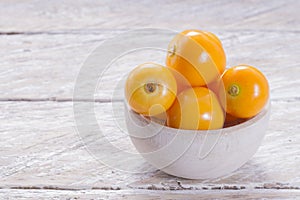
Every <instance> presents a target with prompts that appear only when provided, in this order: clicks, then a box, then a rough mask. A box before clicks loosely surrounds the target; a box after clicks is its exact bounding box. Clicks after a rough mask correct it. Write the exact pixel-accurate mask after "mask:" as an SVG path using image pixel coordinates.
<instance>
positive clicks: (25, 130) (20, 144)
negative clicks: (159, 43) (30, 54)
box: [0, 101, 300, 190]
mask: <svg viewBox="0 0 300 200" xmlns="http://www.w3.org/2000/svg"><path fill="white" fill-rule="evenodd" d="M28 104H30V106H28ZM115 104H117V105H113V104H112V103H96V104H95V114H96V117H97V120H98V123H99V126H100V128H101V129H102V130H105V131H106V132H105V138H99V134H97V132H96V131H95V132H94V133H91V134H90V135H89V137H91V138H92V139H91V140H90V142H88V143H83V141H86V140H84V138H83V139H82V140H81V139H80V137H79V136H80V135H77V132H76V124H75V123H74V119H73V113H72V112H73V110H72V103H71V102H65V103H62V102H60V103H56V102H36V103H35V102H31V103H27V102H2V103H0V108H1V111H2V113H3V116H4V117H3V118H1V119H0V122H1V124H2V126H1V142H0V146H1V151H0V158H1V162H0V163H1V170H0V172H1V185H0V187H1V188H10V187H15V186H22V187H32V186H37V187H44V186H52V187H60V188H73V189H80V188H83V189H88V188H92V187H97V188H115V189H116V188H122V189H123V188H134V189H149V188H152V187H154V188H155V189H157V190H165V189H167V190H171V189H175V190H183V189H184V188H189V189H190V190H199V189H200V190H202V189H203V190H204V189H216V188H220V189H221V188H224V187H225V189H226V187H228V188H227V189H260V188H261V189H263V188H266V189H276V188H277V189H288V188H290V189H299V188H300V179H299V177H300V172H299V165H300V153H299V148H298V147H299V146H298V144H299V142H300V137H299V134H298V130H299V128H300V127H299V124H300V121H299V118H297V119H291V120H284V121H283V120H282V115H291V116H298V115H299V114H300V109H299V108H300V102H299V101H294V102H282V101H279V102H276V101H275V102H273V103H272V110H273V112H272V115H271V121H270V127H269V130H268V132H267V136H266V138H265V140H264V141H263V144H262V146H261V148H260V149H259V151H258V152H257V154H256V155H255V156H254V157H253V158H252V159H251V160H250V161H249V162H248V163H247V164H246V165H244V166H243V167H242V168H241V169H239V170H237V171H236V172H234V173H233V174H231V175H230V176H227V177H223V178H220V179H214V180H204V181H199V180H186V179H180V178H176V177H172V176H169V175H166V174H165V173H163V172H160V171H156V170H155V169H153V168H152V169H151V168H150V167H149V169H150V170H148V173H141V174H132V173H127V172H122V171H119V170H118V169H114V168H111V167H109V166H106V165H105V164H106V163H104V164H103V163H101V161H100V162H99V160H97V159H95V156H97V155H93V153H91V151H87V150H89V148H90V147H91V145H92V143H93V142H94V141H96V140H101V139H108V141H110V142H111V143H112V144H113V145H115V146H117V147H118V148H120V151H125V150H127V151H132V152H135V150H134V148H133V146H132V144H131V142H130V139H129V138H128V136H127V135H126V133H124V132H123V130H122V117H123V116H122V112H119V114H117V115H116V114H115V113H113V108H112V106H118V107H119V108H120V109H121V108H122V103H115ZM115 119H119V120H120V122H118V121H115ZM291 121H293V122H294V123H295V125H294V126H290V123H291ZM87 126H88V124H87ZM99 150H100V151H101V150H102V151H103V150H104V149H101V147H99ZM113 150H115V149H112V151H111V153H110V154H108V155H107V158H110V157H112V156H116V155H117V154H118V153H119V152H120V151H113ZM96 158H97V157H96ZM121 159H123V160H124V161H125V162H126V159H127V158H121ZM102 161H103V162H105V160H102ZM140 164H141V165H145V166H146V167H147V163H145V162H144V161H143V160H141V161H140ZM128 165H130V163H128ZM75 174H76V175H75ZM178 183H180V185H179V184H178ZM235 187H236V188H235Z"/></svg>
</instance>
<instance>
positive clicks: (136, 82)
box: [125, 63, 177, 116]
mask: <svg viewBox="0 0 300 200" xmlns="http://www.w3.org/2000/svg"><path fill="white" fill-rule="evenodd" d="M176 92H177V84H176V80H175V78H174V76H173V74H172V72H171V70H170V69H169V68H167V67H164V66H162V65H159V64H156V63H144V64H141V65H139V66H137V67H136V68H135V69H133V70H132V71H131V72H130V73H129V75H128V77H127V80H126V84H125V97H126V100H127V102H128V104H129V105H130V107H131V108H132V109H133V110H134V111H135V112H137V113H140V114H142V115H146V116H156V115H159V114H161V113H163V112H166V110H168V109H169V108H170V106H171V105H172V103H173V101H174V100H175V98H176Z"/></svg>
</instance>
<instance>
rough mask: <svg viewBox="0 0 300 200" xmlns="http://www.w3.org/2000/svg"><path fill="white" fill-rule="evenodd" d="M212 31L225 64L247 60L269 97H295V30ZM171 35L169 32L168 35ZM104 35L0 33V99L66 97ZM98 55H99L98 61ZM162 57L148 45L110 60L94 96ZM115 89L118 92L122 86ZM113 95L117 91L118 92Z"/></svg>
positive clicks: (105, 95) (299, 50)
mask: <svg viewBox="0 0 300 200" xmlns="http://www.w3.org/2000/svg"><path fill="white" fill-rule="evenodd" d="M115 34H117V33H115ZM148 34H149V33H148ZM150 34H151V33H150ZM218 35H219V36H220V38H221V40H222V41H223V44H224V48H225V50H226V53H227V57H228V62H227V63H228V65H229V66H232V65H236V64H240V63H248V64H252V65H254V66H256V67H258V68H259V69H261V70H262V71H263V72H264V73H265V74H266V75H267V77H268V79H269V81H270V85H271V90H272V91H271V92H272V96H273V98H274V99H275V98H276V99H282V98H286V99H292V98H298V96H299V95H298V94H299V88H300V82H299V80H298V78H297V76H298V74H299V72H300V71H299V70H300V68H299V67H298V66H297V65H298V64H299V63H300V57H299V56H298V55H299V54H300V43H299V42H300V36H299V34H298V33H277V32H275V33H273V32H272V33H270V32H251V31H250V32H248V31H246V32H227V31H222V32H220V33H219V34H218ZM172 37H173V36H172V35H170V39H171V38H172ZM107 38H111V35H110V34H108V33H107V32H103V33H101V34H88V35H76V34H71V35H64V34H58V35H47V37H46V36H45V35H11V36H0V64H1V72H0V90H1V97H0V98H1V100H8V99H16V100H22V99H25V100H26V99H28V100H32V101H34V100H51V99H53V100H55V99H61V100H70V99H71V98H72V96H73V89H74V85H75V82H76V77H77V75H78V73H79V70H80V69H81V68H82V66H83V65H84V63H85V61H86V60H88V59H89V56H90V55H91V53H92V51H93V50H94V49H95V48H96V47H98V48H101V42H103V40H104V39H107ZM153 39H154V40H155V38H153ZM166 41H168V40H167V39H166ZM162 46H164V45H162ZM165 46H167V42H166V44H165ZM109 51H113V49H112V48H111V49H109V50H108V52H109ZM103 56H105V55H103ZM101 59H102V57H101V56H99V63H100V62H101ZM164 59H165V52H163V51H161V50H153V49H152V50H140V51H135V52H132V53H130V54H126V55H125V56H123V57H121V58H119V59H117V60H115V61H114V62H113V63H112V64H111V65H110V67H109V68H108V69H107V70H106V71H105V73H104V74H103V76H102V79H101V81H100V82H99V85H98V87H97V90H96V93H95V97H96V98H98V99H104V100H110V99H111V97H112V94H113V92H114V91H115V89H116V84H111V80H114V82H115V83H116V82H118V80H120V79H122V78H124V75H126V74H127V73H128V72H129V71H130V69H132V68H133V67H135V66H136V65H138V64H140V63H142V62H145V61H153V62H158V63H161V64H164ZM99 67H101V66H99ZM96 75H97V74H96ZM97 76H98V75H97ZM100 77H101V75H100V74H99V78H100ZM95 87H96V86H95ZM119 89H121V90H123V88H122V87H119ZM297 91H298V92H297ZM116 93H119V94H121V93H122V91H117V92H116ZM116 98H117V99H121V98H122V97H120V96H117V97H116Z"/></svg>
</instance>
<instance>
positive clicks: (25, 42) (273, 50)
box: [0, 0, 300, 199]
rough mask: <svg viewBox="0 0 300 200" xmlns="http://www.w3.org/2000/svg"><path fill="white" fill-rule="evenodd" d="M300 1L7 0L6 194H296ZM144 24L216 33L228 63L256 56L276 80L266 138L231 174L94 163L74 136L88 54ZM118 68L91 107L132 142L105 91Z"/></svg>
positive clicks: (1, 13)
mask: <svg viewBox="0 0 300 200" xmlns="http://www.w3.org/2000/svg"><path fill="white" fill-rule="evenodd" d="M299 9H300V1H298V0H284V1H281V0H269V1H260V0H251V1H246V0H242V1H226V0H217V1H210V0H202V1H197V2H196V1H184V2H183V1H168V2H161V1H121V0H116V1H79V0H72V1H71V0H69V1H67V0H60V1H58V0H57V1H56V0H55V1H34V0H25V1H20V0H2V1H0V91H1V93H0V111H1V115H0V199H6V198H8V199H10V198H11V199H16V198H19V199H26V198H29V199H157V198H159V197H160V198H165V199H209V198H211V199H224V198H228V199H232V198H244V199H257V198H258V199H259V198H265V199H273V198H275V199H297V198H300V118H299V116H300V81H299V74H300V56H299V55H300V20H299ZM145 27H155V28H166V29H173V30H177V31H182V30H184V29H187V28H195V29H203V30H208V31H212V32H214V33H216V34H217V35H218V36H219V37H220V38H221V40H222V41H223V45H224V48H225V51H226V53H227V57H228V65H234V64H239V63H249V64H252V65H255V66H257V67H258V68H259V69H260V70H262V71H263V72H264V73H265V74H266V76H267V78H268V79H269V81H270V86H271V100H272V114H271V120H270V126H269V129H268V131H267V135H266V137H265V139H264V141H263V143H262V146H261V148H260V149H259V151H258V152H257V153H256V154H255V156H254V157H253V158H252V159H251V160H250V161H249V162H248V163H247V164H245V165H244V166H243V167H242V168H240V169H239V170H237V171H235V172H234V173H232V174H231V175H230V176H227V177H223V178H220V179H215V180H186V179H181V178H177V177H172V176H169V175H167V174H164V173H163V172H161V171H158V170H155V169H152V168H151V167H150V166H148V164H147V163H144V164H143V165H144V167H146V168H147V167H148V172H147V173H139V174H133V173H127V172H122V171H119V170H117V169H115V168H111V167H108V166H106V165H104V164H102V163H101V162H99V161H97V159H95V157H94V156H93V155H92V154H91V153H89V151H88V149H87V148H88V146H89V144H88V143H86V142H83V140H82V139H81V138H80V137H79V135H78V134H77V131H76V124H75V120H74V114H73V102H72V98H73V89H74V85H75V82H76V77H77V75H78V73H79V70H80V69H81V67H82V66H83V64H84V62H85V60H86V59H87V58H88V56H89V55H90V54H91V52H92V51H93V50H94V49H95V48H96V47H98V46H99V45H101V43H102V42H103V41H104V40H107V39H109V38H112V37H115V36H117V35H118V34H122V33H124V32H126V31H128V30H133V29H136V28H145ZM108 50H109V49H108ZM138 58H140V57H139V56H138V55H135V56H134V54H133V57H130V58H128V59H129V60H130V59H131V61H132V63H128V62H127V64H132V65H133V64H134V63H135V60H138ZM151 59H152V58H151ZM153 59H155V58H154V57H153ZM154 61H155V60H154ZM132 67H134V66H132ZM119 75H120V74H119V73H116V72H111V73H110V74H109V73H108V75H107V77H108V78H107V79H104V82H103V83H102V85H101V86H100V89H99V90H98V93H97V95H98V96H97V99H96V103H95V114H96V116H97V119H99V121H101V120H102V123H103V124H104V125H103V127H104V129H105V135H107V137H108V138H109V137H111V138H112V139H111V141H112V142H113V143H115V144H116V145H119V146H120V147H121V148H125V149H126V148H127V145H128V147H130V141H128V138H126V137H119V136H120V135H121V134H120V133H121V131H120V128H119V127H118V126H116V123H115V121H114V120H115V119H114V118H113V116H112V114H111V107H112V106H111V105H112V102H111V98H110V96H109V95H110V94H111V93H112V92H113V90H114V87H115V84H116V83H115V82H114V81H113V80H115V79H117V78H118V76H119ZM75 100H76V101H86V102H89V101H93V99H75ZM113 105H115V106H119V107H120V108H121V107H122V102H121V99H119V100H117V101H116V102H114V104H113ZM114 136H115V137H114ZM118 137H119V138H118ZM129 149H130V148H129ZM131 150H132V149H131ZM113 156H115V154H114V152H111V154H109V155H107V158H109V157H113ZM141 162H143V161H141ZM129 164H130V163H128V165H129Z"/></svg>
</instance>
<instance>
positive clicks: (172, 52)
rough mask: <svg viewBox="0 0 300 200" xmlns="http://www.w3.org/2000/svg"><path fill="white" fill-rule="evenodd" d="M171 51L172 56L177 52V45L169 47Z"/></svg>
mask: <svg viewBox="0 0 300 200" xmlns="http://www.w3.org/2000/svg"><path fill="white" fill-rule="evenodd" d="M169 53H170V54H171V55H170V56H174V55H175V53H176V45H175V44H174V45H173V46H172V49H169Z"/></svg>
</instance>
